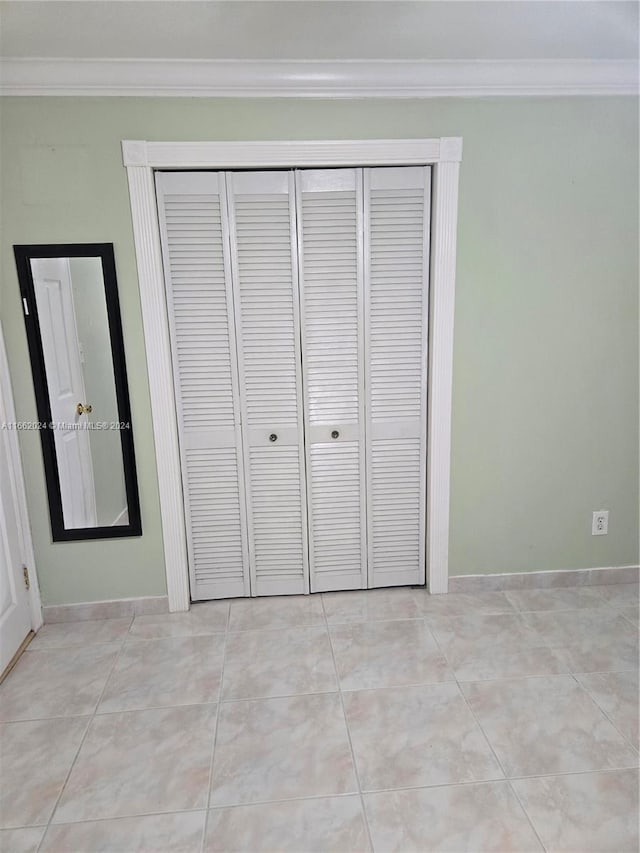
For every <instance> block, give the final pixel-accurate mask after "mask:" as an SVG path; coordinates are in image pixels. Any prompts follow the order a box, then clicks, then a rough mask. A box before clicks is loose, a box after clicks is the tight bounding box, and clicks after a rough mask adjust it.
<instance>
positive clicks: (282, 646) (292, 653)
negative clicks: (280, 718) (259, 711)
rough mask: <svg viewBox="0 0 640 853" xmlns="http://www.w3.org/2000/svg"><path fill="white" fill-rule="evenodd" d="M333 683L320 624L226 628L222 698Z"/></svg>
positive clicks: (318, 689) (310, 689)
mask: <svg viewBox="0 0 640 853" xmlns="http://www.w3.org/2000/svg"><path fill="white" fill-rule="evenodd" d="M337 689H338V682H337V680H336V674H335V667H334V665H333V657H332V655H331V646H330V644H329V635H328V634H327V629H326V627H325V626H324V625H318V626H314V627H310V628H276V629H272V630H264V631H239V632H237V633H233V632H232V633H229V635H228V636H227V647H226V652H225V661H224V683H223V685H222V698H223V699H255V698H259V697H267V696H286V695H288V694H292V693H324V692H327V691H335V690H337Z"/></svg>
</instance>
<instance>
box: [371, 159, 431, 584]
mask: <svg viewBox="0 0 640 853" xmlns="http://www.w3.org/2000/svg"><path fill="white" fill-rule="evenodd" d="M364 210H365V214H364V215H365V229H364V230H365V318H366V320H365V322H366V350H367V353H366V365H367V378H366V387H367V486H368V496H367V504H368V545H369V585H370V586H374V587H380V586H394V585H400V584H422V583H424V580H425V499H426V438H427V424H426V404H427V400H426V389H427V374H426V371H427V317H428V275H429V210H430V169H429V168H428V167H403V168H391V169H386V168H378V169H365V170H364Z"/></svg>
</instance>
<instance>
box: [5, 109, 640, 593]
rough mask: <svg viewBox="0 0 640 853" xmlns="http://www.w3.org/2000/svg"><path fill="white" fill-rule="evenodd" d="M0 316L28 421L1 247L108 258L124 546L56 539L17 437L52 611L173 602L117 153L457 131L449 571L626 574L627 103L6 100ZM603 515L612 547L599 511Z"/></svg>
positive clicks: (633, 549) (631, 511) (633, 539)
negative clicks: (88, 251) (131, 510)
mask: <svg viewBox="0 0 640 853" xmlns="http://www.w3.org/2000/svg"><path fill="white" fill-rule="evenodd" d="M1 118H2V133H1V141H2V150H1V158H2V159H1V173H0V178H1V181H2V186H1V191H2V208H1V213H2V282H1V287H0V312H1V317H2V323H3V327H4V331H5V336H6V343H7V349H8V355H9V363H10V367H11V372H12V378H13V384H14V391H15V398H16V408H17V413H18V418H19V419H21V420H31V419H35V416H36V412H35V402H34V396H33V390H32V382H31V375H30V371H29V364H28V356H27V345H26V337H25V332H24V323H23V321H22V315H21V309H20V300H19V292H18V283H17V279H16V273H15V268H14V262H13V255H12V251H11V246H12V244H13V243H37V242H113V243H114V244H115V255H116V264H117V271H118V280H119V289H120V299H121V307H122V315H123V326H124V338H125V347H126V354H127V367H128V372H129V382H130V393H131V404H132V416H133V424H134V436H135V443H136V454H137V459H138V476H139V481H140V496H141V503H142V521H143V530H144V533H143V536H142V537H141V538H138V539H123V540H120V541H102V542H87V543H82V542H79V543H64V544H62V543H60V544H52V543H51V540H50V531H49V522H48V511H47V505H46V498H45V491H44V475H43V467H42V457H41V452H40V445H39V438H38V436H37V434H35V433H23V434H22V435H21V440H22V444H21V446H22V451H23V456H24V466H25V475H26V479H27V491H28V500H29V504H30V510H31V522H32V527H33V534H34V540H35V549H36V557H37V562H38V572H39V577H40V583H41V586H42V594H43V600H44V602H45V603H46V604H55V603H65V602H74V601H86V600H99V599H105V598H117V597H121V596H137V595H155V594H161V593H163V592H164V591H165V579H164V566H163V551H162V540H161V529H160V516H159V504H158V492H157V482H156V474H155V467H154V453H153V437H152V425H151V413H150V407H149V394H148V384H147V374H146V365H145V355H144V341H143V333H142V320H141V311H140V302H139V294H138V285H137V279H136V267H135V255H134V249H133V237H132V230H131V219H130V213H129V203H128V193H127V182H126V175H125V170H124V168H123V166H122V160H121V153H120V140H121V139H149V140H205V139H209V140H214V139H287V138H298V139H302V138H309V139H323V138H347V139H349V138H351V139H353V138H376V137H382V138H389V137H394V136H397V137H434V136H463V137H464V157H463V163H462V170H461V184H460V219H459V242H458V279H457V293H456V316H455V353H454V359H455V361H454V389H453V450H452V469H451V473H452V483H451V487H452V493H451V537H450V571H451V574H468V573H483V572H517V571H534V570H549V569H572V568H586V567H594V566H615V565H628V564H635V563H637V562H638V517H639V510H638V196H637V187H638V112H637V103H636V102H635V100H634V99H632V98H628V99H625V98H571V99H567V98H559V99H544V98H531V99H515V98H504V99H478V100H463V99H451V100H441V99H434V100H427V101H421V100H394V101H391V100H362V101H304V100H294V99H291V100H270V99H265V100H235V101H234V100H226V99H220V100H205V99H186V98H185V99H161V98H157V99H137V98H136V99H128V98H103V99H101V98H15V99H11V98H8V99H4V101H3V103H2V114H1ZM595 509H609V510H610V513H611V515H610V522H609V531H610V532H609V535H608V536H603V537H595V538H594V537H592V536H591V512H592V510H595Z"/></svg>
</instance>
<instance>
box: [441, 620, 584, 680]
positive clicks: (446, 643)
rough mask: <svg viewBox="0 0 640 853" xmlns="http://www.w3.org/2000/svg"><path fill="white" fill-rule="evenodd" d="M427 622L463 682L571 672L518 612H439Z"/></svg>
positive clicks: (559, 656) (564, 662)
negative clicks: (450, 614)
mask: <svg viewBox="0 0 640 853" xmlns="http://www.w3.org/2000/svg"><path fill="white" fill-rule="evenodd" d="M426 621H427V624H428V625H430V627H431V630H432V632H433V635H434V637H435V638H436V640H437V641H438V644H439V645H440V648H441V649H442V651H443V652H444V655H445V657H446V659H447V661H448V662H449V664H450V665H451V667H452V668H453V670H454V672H455V674H456V676H457V678H458V679H459V680H461V681H481V680H484V679H489V678H506V677H510V676H522V675H552V674H555V673H559V672H568V669H569V667H568V664H567V663H566V661H564V659H563V658H562V657H561V655H559V654H558V653H556V652H554V651H553V650H551V649H549V648H548V647H547V645H546V643H545V641H544V638H543V637H542V636H541V634H540V633H539V632H538V631H536V630H535V629H534V628H532V627H530V626H529V625H527V624H526V623H525V622H524V620H523V618H522V617H521V616H520V615H519V614H517V613H511V614H509V613H498V614H495V615H493V616H489V615H485V614H482V613H472V612H469V613H467V615H466V616H448V615H445V614H439V615H438V616H432V617H430V618H429V617H427V620H426Z"/></svg>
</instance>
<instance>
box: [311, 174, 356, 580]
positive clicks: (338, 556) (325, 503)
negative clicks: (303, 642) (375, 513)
mask: <svg viewBox="0 0 640 853" xmlns="http://www.w3.org/2000/svg"><path fill="white" fill-rule="evenodd" d="M296 182H297V199H298V220H299V221H298V246H299V255H300V303H301V312H302V340H303V365H304V367H303V376H304V395H305V405H304V409H305V419H306V428H305V433H306V454H307V477H308V490H307V491H308V507H309V509H308V512H309V560H310V573H311V591H312V592H319V591H323V590H337V589H359V588H361V587H366V586H367V548H366V507H365V495H366V488H365V455H364V454H365V433H364V430H365V413H364V397H365V395H364V324H363V263H362V262H363V244H362V231H363V205H362V170H361V169H323V170H313V169H312V170H305V171H300V172H297V173H296Z"/></svg>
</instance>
